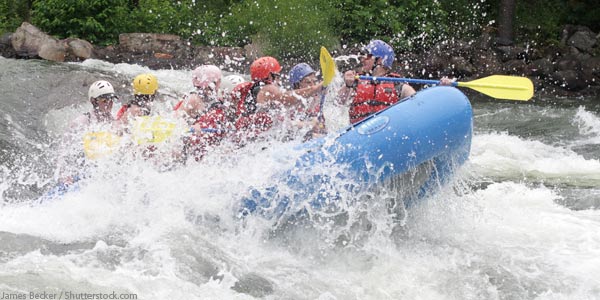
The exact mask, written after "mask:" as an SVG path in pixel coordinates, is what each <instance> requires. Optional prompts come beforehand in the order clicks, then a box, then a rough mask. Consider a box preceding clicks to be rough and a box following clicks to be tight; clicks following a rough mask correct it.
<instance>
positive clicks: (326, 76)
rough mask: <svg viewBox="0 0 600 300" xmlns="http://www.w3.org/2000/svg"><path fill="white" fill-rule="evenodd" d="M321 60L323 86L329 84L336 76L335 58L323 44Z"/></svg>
mask: <svg viewBox="0 0 600 300" xmlns="http://www.w3.org/2000/svg"><path fill="white" fill-rule="evenodd" d="M319 61H320V62H321V72H322V73H323V86H328V85H329V84H330V83H331V81H332V80H333V77H334V76H335V60H333V57H331V54H329V51H327V49H326V48H325V47H323V46H321V54H320V55H319Z"/></svg>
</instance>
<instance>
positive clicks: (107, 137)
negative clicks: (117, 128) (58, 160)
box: [83, 131, 121, 159]
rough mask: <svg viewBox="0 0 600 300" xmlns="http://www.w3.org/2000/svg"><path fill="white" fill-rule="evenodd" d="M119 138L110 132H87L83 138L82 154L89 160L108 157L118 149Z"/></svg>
mask: <svg viewBox="0 0 600 300" xmlns="http://www.w3.org/2000/svg"><path fill="white" fill-rule="evenodd" d="M120 142H121V137H120V136H118V135H116V134H112V133H110V132H105V131H100V132H88V133H86V134H85V135H84V136H83V152H84V153H85V156H86V157H87V158H89V159H98V158H101V157H103V156H106V155H109V154H111V153H113V152H114V151H115V149H117V148H118V147H119V143H120Z"/></svg>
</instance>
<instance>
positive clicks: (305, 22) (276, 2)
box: [221, 0, 337, 59]
mask: <svg viewBox="0 0 600 300" xmlns="http://www.w3.org/2000/svg"><path fill="white" fill-rule="evenodd" d="M332 14H333V11H332V10H331V7H330V6H329V5H328V4H327V2H326V1H318V0H255V1H243V2H241V3H239V4H237V5H234V6H233V7H232V9H231V14H229V15H227V16H226V17H225V18H224V19H223V20H222V21H221V28H224V29H225V30H224V31H223V38H222V39H221V41H222V42H223V43H224V44H235V45H244V44H247V43H249V42H251V41H252V42H257V43H259V44H262V46H264V47H265V50H266V52H267V54H269V55H273V56H275V57H278V58H302V59H315V58H317V57H318V55H319V47H320V46H322V45H323V46H327V47H331V46H332V45H334V44H335V43H336V42H337V38H336V35H335V34H334V31H333V28H332V27H331V26H329V17H330V15H332Z"/></svg>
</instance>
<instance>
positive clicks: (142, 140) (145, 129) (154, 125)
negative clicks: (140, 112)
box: [133, 116, 176, 145]
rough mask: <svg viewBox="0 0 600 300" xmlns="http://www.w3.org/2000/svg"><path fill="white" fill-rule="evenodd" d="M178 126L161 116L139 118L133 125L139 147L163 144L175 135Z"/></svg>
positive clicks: (134, 135) (134, 136)
mask: <svg viewBox="0 0 600 300" xmlns="http://www.w3.org/2000/svg"><path fill="white" fill-rule="evenodd" d="M175 126H176V124H175V123H174V122H171V121H168V120H164V119H163V118H161V117H160V116H154V117H147V116H144V117H137V118H136V119H135V123H134V125H133V138H134V139H135V141H136V143H137V144H138V145H141V144H147V143H161V142H164V141H165V140H166V139H168V138H169V137H170V136H172V135H173V131H174V130H175Z"/></svg>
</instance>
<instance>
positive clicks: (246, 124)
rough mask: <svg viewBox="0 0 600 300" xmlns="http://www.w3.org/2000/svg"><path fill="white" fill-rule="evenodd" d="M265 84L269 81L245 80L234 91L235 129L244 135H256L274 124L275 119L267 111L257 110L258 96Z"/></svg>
mask: <svg viewBox="0 0 600 300" xmlns="http://www.w3.org/2000/svg"><path fill="white" fill-rule="evenodd" d="M265 84H269V83H268V82H260V81H256V82H244V83H241V84H238V85H237V86H236V87H235V88H234V89H233V91H232V97H231V98H232V101H233V103H234V105H235V106H236V108H237V110H236V116H237V120H236V122H235V129H236V130H237V131H238V132H239V133H240V134H242V135H250V136H255V135H257V134H259V133H261V132H264V131H267V130H269V129H270V128H271V126H272V125H273V120H272V119H271V117H270V116H269V115H268V114H267V113H266V112H257V111H256V97H257V96H258V93H259V92H260V89H261V87H262V86H264V85H265Z"/></svg>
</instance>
